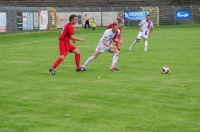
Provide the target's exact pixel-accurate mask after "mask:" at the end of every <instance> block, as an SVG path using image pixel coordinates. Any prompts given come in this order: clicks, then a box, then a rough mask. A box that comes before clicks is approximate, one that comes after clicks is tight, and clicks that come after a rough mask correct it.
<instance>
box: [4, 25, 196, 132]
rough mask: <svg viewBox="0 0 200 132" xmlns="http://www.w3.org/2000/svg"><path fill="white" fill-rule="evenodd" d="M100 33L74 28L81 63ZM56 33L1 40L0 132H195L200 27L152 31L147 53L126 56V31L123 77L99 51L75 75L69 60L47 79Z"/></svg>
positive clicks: (139, 49)
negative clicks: (164, 68)
mask: <svg viewBox="0 0 200 132" xmlns="http://www.w3.org/2000/svg"><path fill="white" fill-rule="evenodd" d="M104 30H105V27H97V29H96V31H91V30H89V29H87V30H84V29H82V28H76V29H75V35H76V36H78V37H84V38H86V42H83V43H82V42H77V43H76V46H77V47H78V48H79V49H80V50H81V64H83V63H84V62H85V60H86V59H87V58H88V57H89V56H90V55H92V54H93V53H94V49H95V48H96V45H97V43H98V41H99V39H100V38H101V36H102V35H103V32H104ZM60 32H61V30H54V31H48V32H32V33H17V34H3V35H0V49H1V55H0V62H1V64H0V71H1V72H0V73H1V75H0V83H1V85H0V121H1V123H0V131H1V132H12V131H13V132H134V131H138V132H139V131H142V132H150V131H160V132H172V131H174V132H178V131H180V132H184V131H185V132H199V131H200V25H181V26H159V27H158V26H155V29H154V32H153V36H152V37H151V38H150V39H149V48H148V51H147V52H144V51H143V49H144V42H143V41H140V42H139V43H138V44H137V45H135V47H134V49H133V50H132V51H128V48H129V46H130V44H131V43H132V42H133V40H134V39H135V37H136V36H137V34H138V29H137V27H136V26H134V27H124V28H123V40H124V45H121V47H120V49H121V50H120V57H119V60H118V63H117V65H118V66H119V67H120V68H121V69H120V71H110V70H109V67H110V64H111V60H112V56H113V55H112V54H109V53H107V52H104V53H103V54H101V55H100V56H99V58H97V59H96V60H94V61H93V62H92V63H90V64H89V65H88V66H87V71H86V72H80V73H77V72H76V71H75V62H74V54H69V55H68V56H67V57H66V60H65V61H64V62H63V63H62V64H61V65H60V66H59V67H58V68H57V74H56V75H55V76H52V75H51V74H50V73H49V72H48V69H49V68H50V67H51V66H52V65H53V63H54V61H55V60H56V59H57V58H58V56H59V51H58V39H57V38H58V36H59V34H60ZM162 66H169V68H170V70H171V72H170V73H169V74H161V73H160V69H161V67H162ZM99 77H100V78H99Z"/></svg>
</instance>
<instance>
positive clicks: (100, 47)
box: [95, 43, 110, 53]
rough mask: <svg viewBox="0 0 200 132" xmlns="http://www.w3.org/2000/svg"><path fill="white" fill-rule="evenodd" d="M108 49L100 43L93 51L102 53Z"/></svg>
mask: <svg viewBox="0 0 200 132" xmlns="http://www.w3.org/2000/svg"><path fill="white" fill-rule="evenodd" d="M109 49H110V47H108V46H105V45H104V44H102V43H98V45H97V47H96V49H95V51H96V52H100V53H102V52H104V51H105V50H106V51H108V50H109Z"/></svg>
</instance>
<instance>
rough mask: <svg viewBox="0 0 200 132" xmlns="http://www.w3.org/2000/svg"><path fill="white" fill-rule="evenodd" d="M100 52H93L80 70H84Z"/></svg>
mask: <svg viewBox="0 0 200 132" xmlns="http://www.w3.org/2000/svg"><path fill="white" fill-rule="evenodd" d="M100 53H101V52H94V54H93V55H92V56H90V57H89V58H88V59H87V60H86V61H85V63H84V64H83V65H82V68H83V69H85V67H86V66H87V65H88V64H89V63H90V62H91V61H92V60H94V59H95V58H97V57H98V56H99V55H100Z"/></svg>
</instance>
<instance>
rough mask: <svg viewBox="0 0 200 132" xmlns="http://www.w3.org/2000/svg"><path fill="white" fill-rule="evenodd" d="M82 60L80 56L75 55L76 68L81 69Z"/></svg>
mask: <svg viewBox="0 0 200 132" xmlns="http://www.w3.org/2000/svg"><path fill="white" fill-rule="evenodd" d="M80 60H81V56H80V54H76V55H75V62H76V68H80Z"/></svg>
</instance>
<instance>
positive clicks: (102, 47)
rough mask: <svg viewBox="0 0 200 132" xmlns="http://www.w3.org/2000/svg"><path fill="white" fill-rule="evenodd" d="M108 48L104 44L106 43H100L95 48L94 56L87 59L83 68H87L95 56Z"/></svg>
mask: <svg viewBox="0 0 200 132" xmlns="http://www.w3.org/2000/svg"><path fill="white" fill-rule="evenodd" d="M106 49H108V47H107V46H104V44H98V45H97V47H96V49H95V52H94V54H93V55H92V56H90V57H89V58H88V59H87V60H86V61H85V63H84V64H83V65H82V66H81V68H82V69H85V67H86V66H87V65H88V64H89V63H90V62H91V61H93V60H94V59H95V58H97V57H98V56H99V55H100V53H102V52H104V51H105V50H106Z"/></svg>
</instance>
